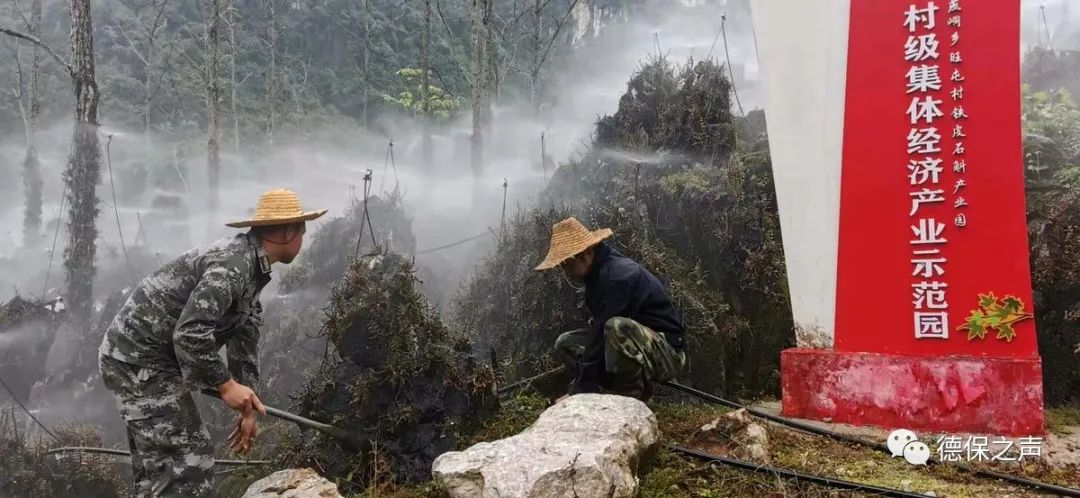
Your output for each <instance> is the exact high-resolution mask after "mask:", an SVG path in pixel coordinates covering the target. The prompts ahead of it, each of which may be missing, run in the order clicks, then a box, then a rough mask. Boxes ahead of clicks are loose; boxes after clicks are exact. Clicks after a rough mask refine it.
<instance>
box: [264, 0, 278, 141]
mask: <svg viewBox="0 0 1080 498" xmlns="http://www.w3.org/2000/svg"><path fill="white" fill-rule="evenodd" d="M277 2H278V0H263V9H264V10H265V11H266V20H267V29H266V38H264V39H263V42H264V43H265V44H266V48H267V51H268V54H269V57H270V64H269V66H268V67H267V75H266V137H267V140H268V141H269V143H270V144H271V145H272V144H273V143H274V127H275V116H274V112H275V110H276V106H277V100H278V70H277V57H278V15H277V14H278V12H277V11H278V5H277Z"/></svg>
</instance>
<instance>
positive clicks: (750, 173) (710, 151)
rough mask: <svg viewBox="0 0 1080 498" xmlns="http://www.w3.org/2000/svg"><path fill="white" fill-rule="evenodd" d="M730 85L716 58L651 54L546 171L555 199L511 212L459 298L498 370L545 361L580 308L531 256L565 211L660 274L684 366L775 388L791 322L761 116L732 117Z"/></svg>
mask: <svg viewBox="0 0 1080 498" xmlns="http://www.w3.org/2000/svg"><path fill="white" fill-rule="evenodd" d="M728 88H729V86H728V84H727V82H726V80H725V79H724V75H723V70H722V68H721V67H720V66H716V65H714V64H711V63H689V64H687V65H686V66H684V67H681V68H676V67H673V66H671V65H670V64H668V63H667V62H665V61H664V60H663V59H657V60H654V61H652V62H650V63H649V64H646V65H645V66H643V67H642V69H641V70H640V71H639V72H638V73H637V74H635V75H634V77H633V78H632V79H631V81H630V83H629V85H628V89H627V93H626V94H625V95H624V96H623V98H622V99H621V101H620V105H619V111H618V112H617V113H616V114H615V115H614V116H607V117H603V118H601V119H600V120H599V122H598V123H597V127H596V142H595V143H594V145H593V147H592V149H590V150H588V151H586V152H585V153H584V154H583V156H582V157H581V158H580V159H579V160H576V161H572V162H570V163H568V164H565V165H563V166H562V167H560V168H559V170H558V171H557V172H556V173H555V176H554V177H553V179H552V182H551V183H550V185H549V186H548V189H547V191H546V196H547V197H548V199H545V203H546V202H547V200H550V201H551V202H552V205H554V206H558V207H553V208H550V209H533V210H530V211H528V212H525V213H522V214H519V215H518V217H517V219H515V220H514V221H513V222H512V223H511V224H510V226H509V228H508V230H507V236H506V237H504V238H503V240H501V241H500V243H499V246H498V247H497V248H496V250H495V251H494V252H493V253H492V255H491V256H490V257H489V259H488V260H487V261H485V263H484V264H482V265H480V271H479V272H478V274H477V276H476V277H475V278H474V279H473V280H471V281H470V282H469V284H468V285H467V286H466V287H465V289H464V291H463V292H462V294H461V295H460V296H459V299H458V301H457V303H456V304H457V306H456V309H457V310H458V315H457V318H458V321H459V323H460V324H461V327H460V328H461V329H462V330H463V331H464V332H465V333H466V334H467V335H468V336H469V337H471V338H473V341H474V342H475V343H476V344H478V345H479V346H480V350H481V351H483V350H486V349H487V348H488V347H494V348H496V350H497V351H498V353H499V355H500V357H501V358H504V361H505V363H506V367H505V368H504V370H503V371H504V372H505V373H506V374H507V375H510V376H517V377H524V376H528V375H532V374H535V373H537V372H538V371H541V370H544V366H545V365H550V364H552V363H553V360H552V358H551V354H550V351H551V348H552V344H553V343H554V340H555V338H556V337H557V335H558V334H559V333H560V332H563V331H566V330H570V329H573V328H578V327H581V326H582V324H584V322H585V319H586V313H585V311H584V309H583V307H582V306H581V304H580V297H579V296H577V295H575V293H574V291H573V289H572V288H570V286H569V284H567V283H566V282H565V280H564V278H563V277H562V276H561V275H558V272H546V273H539V274H538V273H536V272H535V271H533V270H532V268H533V266H534V265H535V264H536V262H538V261H539V260H540V259H541V258H542V256H543V254H544V253H545V251H546V250H547V244H548V237H549V234H550V230H551V225H553V224H554V223H555V222H557V221H559V220H561V219H563V218H565V217H566V216H569V215H574V216H576V217H577V218H578V219H580V220H582V221H583V222H584V223H585V224H586V225H588V226H591V227H597V228H599V227H609V228H611V229H613V230H614V232H615V237H614V238H613V239H612V241H611V244H612V245H613V246H614V247H615V248H616V249H618V250H619V251H621V252H623V253H624V254H626V255H627V256H629V257H631V258H633V259H635V260H636V261H638V262H639V263H641V264H642V265H643V266H645V267H646V268H648V269H649V270H650V271H652V272H653V273H654V274H656V275H657V276H658V277H659V278H660V279H661V280H663V281H665V282H667V284H668V288H669V292H670V294H671V296H672V299H673V301H674V302H675V304H676V306H678V307H679V309H680V310H681V311H682V312H683V314H684V319H685V323H686V325H687V327H688V336H689V341H690V348H689V351H690V369H689V370H690V372H689V373H688V375H687V377H688V380H690V381H691V382H693V383H694V384H695V385H697V386H698V387H700V388H702V389H707V390H728V391H734V392H738V393H740V394H747V395H757V394H760V393H762V392H768V391H775V390H777V389H778V386H779V378H778V372H779V364H778V361H779V351H780V349H782V348H783V347H785V346H786V345H788V344H789V343H790V342H791V339H792V332H791V331H792V322H791V314H790V306H789V305H788V298H787V290H786V287H785V285H784V281H785V273H784V269H783V261H784V257H783V251H782V245H781V243H780V240H781V239H780V233H779V218H778V216H777V213H776V203H775V194H774V192H773V184H772V173H771V169H770V167H769V160H768V154H767V144H764V145H763V141H762V140H761V136H762V134H763V133H764V120H763V118H762V117H761V116H760V113H759V114H758V115H755V116H754V119H753V120H749V121H747V122H743V121H742V120H740V121H739V122H737V123H736V122H732V121H731V114H730V110H729V109H728V106H729V101H728V97H727V90H728ZM736 130H738V131H739V133H740V134H743V135H745V136H746V137H747V139H746V140H745V144H746V145H745V148H743V149H739V150H736V149H735V133H736ZM661 152H663V153H662V154H661ZM552 273H554V275H553V274H552ZM492 296H494V299H493V298H492ZM751 330H753V332H751Z"/></svg>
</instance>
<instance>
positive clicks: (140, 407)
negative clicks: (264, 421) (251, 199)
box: [98, 190, 326, 497]
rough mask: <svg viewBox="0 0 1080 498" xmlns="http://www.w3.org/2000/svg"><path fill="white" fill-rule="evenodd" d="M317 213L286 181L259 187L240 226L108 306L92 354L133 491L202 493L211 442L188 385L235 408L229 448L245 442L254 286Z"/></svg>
mask: <svg viewBox="0 0 1080 498" xmlns="http://www.w3.org/2000/svg"><path fill="white" fill-rule="evenodd" d="M325 213H326V210H321V211H308V212H305V211H303V210H302V209H300V201H299V199H298V198H297V196H296V194H294V193H292V192H290V191H287V190H271V191H268V192H266V193H264V194H262V196H261V197H260V198H259V203H258V206H257V208H256V210H255V215H254V217H253V219H250V220H246V221H239V222H234V223H229V224H228V226H230V227H234V228H241V227H252V228H251V230H250V231H248V232H247V233H242V234H239V235H236V236H235V237H231V238H226V239H222V240H219V241H217V242H213V243H211V244H208V245H205V246H200V247H196V248H194V249H192V250H190V251H188V252H186V253H184V254H182V255H181V256H180V257H179V258H177V259H176V260H174V261H171V262H169V263H168V264H166V265H165V266H163V267H162V268H161V269H159V270H158V271H157V272H155V273H153V274H152V275H150V276H149V277H147V278H145V279H144V280H143V281H142V282H140V283H139V284H138V285H137V286H136V287H135V290H133V291H132V292H131V295H130V296H129V297H128V300H127V302H126V303H124V305H123V306H122V307H121V308H120V311H119V312H118V313H117V314H116V317H115V318H114V319H113V321H112V323H111V324H110V325H109V327H108V329H107V331H106V333H105V338H104V339H103V340H102V343H101V347H100V349H99V351H98V362H99V366H100V369H101V378H102V382H103V383H104V384H105V387H107V388H108V389H109V390H110V391H112V393H113V395H114V396H115V397H116V400H117V406H118V407H119V409H120V415H121V416H122V417H123V419H124V422H125V423H126V425H127V437H128V446H129V447H130V448H131V464H132V468H133V471H134V476H135V489H136V495H137V496H139V497H144V496H185V497H187V496H208V495H211V494H212V492H213V490H212V485H213V482H212V479H213V476H214V473H213V465H214V454H213V445H212V444H211V442H210V435H209V433H208V432H207V431H206V428H205V427H204V426H203V423H202V420H201V419H200V418H199V412H198V410H197V409H196V407H195V400H194V398H193V396H192V391H193V390H199V389H206V388H210V389H214V390H216V391H217V392H218V393H219V394H220V395H221V399H222V400H223V401H224V403H225V404H226V405H227V406H228V407H229V408H231V409H233V410H235V411H236V412H237V419H236V427H235V429H234V430H233V432H232V434H231V435H230V436H229V447H230V449H232V450H233V451H235V452H238V453H244V454H246V453H248V452H249V451H250V450H251V447H252V441H253V438H254V436H255V432H256V420H255V414H256V413H260V414H263V415H265V414H266V409H265V408H264V407H263V405H262V402H260V401H259V397H258V396H256V394H255V392H254V391H253V387H254V386H255V385H256V384H257V382H258V379H259V362H258V342H259V326H260V325H261V312H262V306H261V305H260V303H259V293H260V291H261V290H262V289H263V287H264V286H265V285H266V284H267V283H268V282H269V281H270V265H271V264H273V263H278V262H280V263H285V264H288V263H290V262H291V261H292V260H293V258H295V257H296V255H297V254H298V253H299V252H300V247H301V245H302V242H303V235H304V231H305V227H304V223H305V222H306V221H308V220H313V219H315V218H318V217H319V216H322V215H323V214H325ZM222 346H225V347H226V349H227V351H226V353H227V354H226V359H227V360H228V362H227V365H226V362H225V361H223V359H222V358H221V357H220V356H219V350H220V349H221V347H222Z"/></svg>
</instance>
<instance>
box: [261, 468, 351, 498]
mask: <svg viewBox="0 0 1080 498" xmlns="http://www.w3.org/2000/svg"><path fill="white" fill-rule="evenodd" d="M243 498H342V497H341V493H338V489H337V485H336V484H334V483H332V482H330V481H327V480H326V478H324V477H323V476H321V475H319V474H318V473H317V472H315V471H314V470H311V469H286V470H280V471H278V472H274V473H273V474H270V475H268V476H266V477H264V478H262V479H259V480H258V481H255V483H254V484H252V485H251V486H248V489H247V491H245V492H244V496H243Z"/></svg>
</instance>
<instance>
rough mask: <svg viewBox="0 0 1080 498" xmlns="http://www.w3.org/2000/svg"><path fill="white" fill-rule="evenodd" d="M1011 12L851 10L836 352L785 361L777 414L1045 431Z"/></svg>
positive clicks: (965, 4) (929, 6)
mask: <svg viewBox="0 0 1080 498" xmlns="http://www.w3.org/2000/svg"><path fill="white" fill-rule="evenodd" d="M1019 20H1020V1H1019V0H978V1H973V0H852V1H851V17H850V35H849V44H848V61H847V97H846V103H845V115H844V144H843V164H842V170H841V190H840V225H839V237H840V239H839V256H838V265H837V295H836V327H835V344H834V350H832V351H828V350H810V349H795V350H788V351H785V352H784V354H783V357H782V365H783V368H784V376H783V377H784V413H785V414H787V415H792V416H801V417H806V418H831V419H832V420H833V421H837V422H850V423H857V424H871V425H880V426H884V427H888V428H899V427H903V428H908V429H929V430H941V431H972V432H986V433H997V434H1013V435H1029V434H1041V433H1042V432H1043V415H1042V409H1043V407H1042V379H1041V375H1042V373H1041V362H1040V360H1039V357H1038V348H1037V343H1036V337H1035V320H1034V317H1033V313H1034V311H1033V303H1032V292H1031V282H1030V269H1029V265H1028V244H1027V228H1026V218H1025V206H1024V177H1023V157H1022V142H1021V129H1020V58H1019V47H1020V21H1019Z"/></svg>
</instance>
